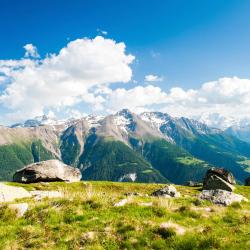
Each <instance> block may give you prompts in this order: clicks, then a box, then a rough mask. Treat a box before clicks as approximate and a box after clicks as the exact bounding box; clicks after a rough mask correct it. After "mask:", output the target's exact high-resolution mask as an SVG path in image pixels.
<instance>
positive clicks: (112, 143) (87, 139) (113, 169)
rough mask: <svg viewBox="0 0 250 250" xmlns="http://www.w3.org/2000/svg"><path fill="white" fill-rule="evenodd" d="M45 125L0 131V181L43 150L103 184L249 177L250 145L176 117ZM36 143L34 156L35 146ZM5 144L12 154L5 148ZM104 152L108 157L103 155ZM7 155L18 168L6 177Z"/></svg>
mask: <svg viewBox="0 0 250 250" xmlns="http://www.w3.org/2000/svg"><path fill="white" fill-rule="evenodd" d="M42 120H43V121H42V122H40V123H34V122H32V123H30V124H29V123H24V124H23V126H21V125H19V126H12V127H11V128H9V127H0V132H1V133H0V163H1V162H2V163H1V169H0V178H1V179H4V178H7V179H8V180H9V179H10V178H11V173H12V174H13V172H14V171H15V170H16V169H17V168H18V167H20V166H21V165H22V164H23V165H24V164H26V163H27V162H28V163H31V162H32V161H37V160H39V159H40V158H41V157H40V158H39V155H38V156H37V154H39V149H40V148H41V149H43V151H44V155H43V158H46V159H47V158H57V159H61V160H62V161H63V162H65V163H66V164H69V165H73V166H75V167H78V168H79V169H81V171H82V174H83V178H85V177H86V178H90V179H93V178H94V179H96V180H98V179H103V176H104V175H103V173H105V176H106V177H107V179H108V180H113V181H119V180H124V179H125V180H127V181H128V180H130V181H139V182H152V181H153V182H160V181H164V182H167V181H171V182H174V183H180V184H183V183H184V182H186V181H188V180H190V179H192V180H195V181H201V178H202V176H203V175H204V172H205V171H206V170H207V169H208V168H209V167H212V166H215V167H224V168H227V169H229V170H230V171H232V172H233V173H234V174H235V176H236V178H237V180H238V181H240V182H243V181H244V178H246V177H247V176H248V173H249V166H248V160H250V144H248V143H246V142H243V141H241V140H239V139H237V138H236V137H234V136H232V135H229V134H227V133H225V132H223V131H222V130H219V129H215V128H211V127H209V126H207V125H206V124H203V123H201V122H199V121H196V120H193V119H188V118H184V117H181V118H173V117H171V116H170V115H168V114H166V113H161V112H144V113H142V114H139V115H138V114H134V113H132V112H130V111H129V110H128V109H123V110H121V111H119V112H117V113H116V114H113V115H108V116H105V117H102V116H94V115H89V116H85V117H82V118H80V119H70V120H67V121H64V122H57V121H55V123H53V121H52V122H50V123H49V122H46V121H45V120H46V118H45V117H43V118H42ZM25 124H26V125H25ZM28 125H29V126H28ZM94 138H95V139H94ZM38 142H39V146H38V150H36V155H34V152H35V151H34V149H35V148H34V146H32V145H34V143H38ZM6 145H8V147H9V148H10V149H11V150H12V151H11V152H12V153H9V151H8V150H10V149H9V148H8V150H7V149H6V148H4V147H6ZM39 147H40V148H39ZM13 148H18V150H19V151H21V152H23V154H24V151H25V152H26V153H25V154H27V155H29V157H28V158H29V161H28V160H25V161H24V160H21V161H20V159H22V157H20V152H19V151H17V152H16V151H15V150H14V151H13ZM106 148H109V151H110V153H108V152H107V153H106V154H102V153H103V152H105V150H106ZM6 150H7V153H6ZM13 152H14V153H13ZM45 152H47V153H45ZM97 152H99V158H98V154H97ZM8 155H14V156H8ZM119 155H122V156H119ZM7 156H8V157H12V158H13V159H16V163H15V164H13V169H12V172H11V171H10V172H9V174H8V175H7V177H6V175H4V176H3V175H2V173H3V172H4V171H3V169H4V168H6V169H9V166H6V164H5V161H6V157H7ZM35 156H36V157H35ZM118 156H119V157H118ZM100 157H101V158H100ZM117 157H118V158H117ZM28 158H27V159H28ZM128 159H130V160H128ZM30 161H31V162H30ZM249 162H250V161H249ZM121 166H122V167H121ZM135 166H137V167H135ZM90 171H92V172H90ZM114 173H116V174H114ZM145 173H147V174H146V175H145ZM123 176H128V178H125V177H124V178H123ZM129 176H133V178H130V177H129ZM135 176H137V177H138V178H137V179H136V178H134V177H135Z"/></svg>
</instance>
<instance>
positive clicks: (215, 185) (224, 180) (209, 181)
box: [203, 168, 236, 192]
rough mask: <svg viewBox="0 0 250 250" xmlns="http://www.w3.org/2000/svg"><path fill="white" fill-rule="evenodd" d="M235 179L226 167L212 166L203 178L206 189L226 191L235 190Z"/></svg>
mask: <svg viewBox="0 0 250 250" xmlns="http://www.w3.org/2000/svg"><path fill="white" fill-rule="evenodd" d="M235 183H236V182H235V179H234V177H233V175H232V173H230V172H229V171H227V170H225V169H224V168H211V169H209V170H208V171H207V173H206V176H205V178H204V180H203V189H204V190H215V189H222V190H226V191H230V192H231V191H233V190H234V186H233V184H235Z"/></svg>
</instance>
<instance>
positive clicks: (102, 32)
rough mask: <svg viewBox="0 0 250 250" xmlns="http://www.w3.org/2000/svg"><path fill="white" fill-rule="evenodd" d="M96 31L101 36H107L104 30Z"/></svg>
mask: <svg viewBox="0 0 250 250" xmlns="http://www.w3.org/2000/svg"><path fill="white" fill-rule="evenodd" d="M96 31H97V32H98V33H100V34H101V35H104V36H106V35H108V32H107V31H106V30H101V29H97V30H96Z"/></svg>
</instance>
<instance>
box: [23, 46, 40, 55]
mask: <svg viewBox="0 0 250 250" xmlns="http://www.w3.org/2000/svg"><path fill="white" fill-rule="evenodd" d="M23 48H24V49H25V55H24V57H33V58H39V57H40V55H39V54H38V51H37V48H36V46H34V45H33V44H31V43H28V44H26V45H24V46H23Z"/></svg>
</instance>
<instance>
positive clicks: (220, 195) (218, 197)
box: [199, 189, 247, 206]
mask: <svg viewBox="0 0 250 250" xmlns="http://www.w3.org/2000/svg"><path fill="white" fill-rule="evenodd" d="M199 198H200V199H203V200H209V201H211V202H213V203H214V204H218V205H223V206H228V205H230V204H232V203H233V202H241V201H247V198H245V197H244V196H242V195H240V194H235V193H233V192H229V191H225V190H221V189H216V190H203V191H202V192H201V193H200V195H199Z"/></svg>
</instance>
